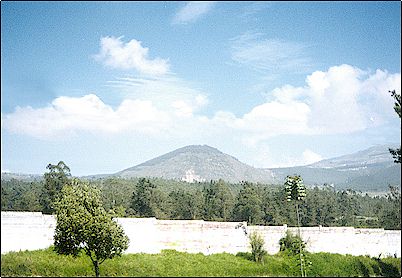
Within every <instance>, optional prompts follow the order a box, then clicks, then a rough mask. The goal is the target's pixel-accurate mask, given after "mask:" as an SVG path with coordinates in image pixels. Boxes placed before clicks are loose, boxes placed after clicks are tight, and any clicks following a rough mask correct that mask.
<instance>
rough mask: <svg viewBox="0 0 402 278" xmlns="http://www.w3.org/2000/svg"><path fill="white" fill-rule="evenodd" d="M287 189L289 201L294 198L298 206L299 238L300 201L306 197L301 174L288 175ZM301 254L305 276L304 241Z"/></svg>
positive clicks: (298, 223)
mask: <svg viewBox="0 0 402 278" xmlns="http://www.w3.org/2000/svg"><path fill="white" fill-rule="evenodd" d="M285 190H286V199H287V201H288V202H290V201H292V200H294V201H295V206H296V215H297V228H298V234H299V238H300V239H301V235H300V215H299V205H298V201H301V200H303V199H304V197H306V188H305V186H304V184H303V179H302V178H301V177H300V176H287V177H286V181H285ZM299 251H300V252H299V256H300V272H301V276H302V277H305V274H306V273H305V272H304V271H303V261H304V259H303V250H302V241H300V244H299Z"/></svg>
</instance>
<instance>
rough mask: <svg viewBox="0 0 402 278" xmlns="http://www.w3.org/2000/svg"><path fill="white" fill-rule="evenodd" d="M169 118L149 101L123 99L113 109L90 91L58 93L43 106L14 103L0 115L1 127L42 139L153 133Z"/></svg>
mask: <svg viewBox="0 0 402 278" xmlns="http://www.w3.org/2000/svg"><path fill="white" fill-rule="evenodd" d="M2 116H3V115H2ZM169 121H170V117H169V115H168V114H167V113H166V112H163V111H159V110H158V109H156V108H155V107H154V106H153V105H152V103H151V102H150V101H142V100H129V99H127V100H124V101H123V102H122V103H121V104H120V105H119V106H118V107H117V108H116V109H113V108H112V107H110V106H109V105H106V104H105V103H104V102H103V101H102V100H100V99H99V98H98V97H97V96H96V95H94V94H89V95H85V96H83V97H79V98H74V97H58V98H56V99H55V100H54V101H53V102H52V103H51V104H50V105H49V106H48V107H45V108H39V109H33V108H32V107H29V106H28V107H24V108H21V107H17V108H16V110H15V112H14V113H11V114H7V115H4V116H3V118H2V124H3V127H4V128H6V129H8V130H10V131H11V132H14V133H20V134H27V135H30V136H33V137H36V138H42V139H51V138H53V137H60V136H66V135H71V134H74V133H76V132H78V131H90V132H103V133H117V132H122V131H135V132H139V133H145V134H153V133H158V132H163V130H164V129H165V128H166V127H168V126H169Z"/></svg>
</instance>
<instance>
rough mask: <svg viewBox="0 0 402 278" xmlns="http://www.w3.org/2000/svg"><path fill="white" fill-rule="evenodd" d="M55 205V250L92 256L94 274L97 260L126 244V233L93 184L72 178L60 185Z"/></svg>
mask: <svg viewBox="0 0 402 278" xmlns="http://www.w3.org/2000/svg"><path fill="white" fill-rule="evenodd" d="M55 208H56V219H57V223H56V229H55V234H54V249H55V251H56V253H57V254H59V255H73V256H74V257H76V256H78V255H79V254H80V253H81V252H82V251H83V252H84V253H85V254H86V255H87V256H88V257H89V258H90V259H91V261H92V264H93V267H94V271H95V275H96V277H99V265H100V264H102V263H103V262H104V261H105V260H106V259H112V258H113V257H114V256H120V255H121V254H122V252H123V251H124V250H126V249H127V248H128V243H129V239H128V237H127V236H126V235H125V234H124V231H123V228H122V227H121V226H120V225H119V224H118V223H117V222H115V221H113V219H112V217H111V216H110V215H109V214H108V213H106V211H105V209H104V208H103V206H102V202H101V197H100V191H99V190H98V189H97V188H96V187H92V186H90V185H89V184H88V183H86V182H82V181H80V180H78V179H74V180H73V181H72V182H71V184H69V185H65V186H64V187H63V189H62V191H61V197H60V199H59V200H58V201H57V202H56V203H55Z"/></svg>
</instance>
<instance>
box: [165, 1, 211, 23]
mask: <svg viewBox="0 0 402 278" xmlns="http://www.w3.org/2000/svg"><path fill="white" fill-rule="evenodd" d="M214 4H215V2H214V1H190V2H188V3H187V4H186V5H185V6H183V7H182V8H181V9H180V10H179V11H178V12H177V13H176V15H175V16H174V18H173V22H172V23H173V24H186V23H191V22H195V21H196V20H197V19H199V18H200V17H201V16H202V15H204V14H206V13H207V12H209V11H210V10H211V8H212V7H213V5H214Z"/></svg>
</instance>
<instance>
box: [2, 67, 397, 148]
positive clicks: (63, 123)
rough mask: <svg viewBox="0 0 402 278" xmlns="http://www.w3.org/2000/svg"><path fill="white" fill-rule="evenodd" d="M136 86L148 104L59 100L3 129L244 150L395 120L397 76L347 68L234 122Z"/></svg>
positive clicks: (192, 101)
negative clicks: (135, 135)
mask: <svg viewBox="0 0 402 278" xmlns="http://www.w3.org/2000/svg"><path fill="white" fill-rule="evenodd" d="M126 81H127V80H126ZM135 81H137V83H136V84H137V86H138V90H139V91H145V93H147V92H149V93H150V95H149V96H148V97H149V98H148V99H147V95H146V94H144V95H142V96H141V97H138V98H137V99H125V100H123V101H122V102H121V104H120V105H119V106H118V107H117V108H115V109H113V108H112V107H111V106H109V105H107V104H105V103H104V102H103V101H102V100H101V99H100V98H99V97H97V96H96V95H95V94H89V95H85V96H83V97H78V98H76V97H66V96H62V97H58V98H56V99H55V100H54V101H52V103H50V104H49V105H48V106H47V107H43V108H37V109H34V108H32V107H29V106H28V107H17V108H16V110H15V111H14V112H13V113H9V114H5V115H2V127H3V128H5V129H7V130H9V131H11V132H15V133H19V134H26V135H29V136H34V137H40V138H48V137H52V136H53V135H55V134H59V133H71V131H78V130H89V131H94V132H95V131H100V132H113V133H116V132H124V131H126V130H133V131H136V132H137V131H138V132H143V131H155V132H157V131H161V130H166V129H174V130H175V132H176V133H180V132H182V133H185V132H187V131H186V130H182V129H180V126H181V125H185V123H186V124H188V125H191V126H195V127H202V128H203V130H211V131H213V130H226V131H230V132H238V133H239V134H244V137H245V138H248V139H247V140H248V142H249V143H250V144H253V143H257V142H258V141H261V140H264V139H267V138H270V137H273V136H278V135H283V134H339V133H341V134H345V133H351V132H355V131H359V130H363V129H365V128H368V127H373V126H378V125H381V124H383V123H385V122H386V121H388V120H389V119H391V118H393V117H394V116H395V115H394V112H393V109H392V106H393V100H392V98H391V97H390V95H389V93H388V90H391V89H396V90H397V92H400V83H401V75H400V73H396V74H390V73H388V72H387V71H382V70H377V71H376V72H374V73H369V72H366V71H363V70H361V69H358V68H356V67H352V66H350V65H340V66H335V67H331V68H329V69H328V71H326V72H323V71H316V72H313V73H312V74H310V75H308V76H307V77H306V85H305V86H304V87H293V86H291V85H284V86H282V87H279V88H276V89H274V90H273V91H272V92H271V94H270V95H269V98H268V99H267V100H266V102H264V103H261V104H259V105H257V106H255V107H254V108H252V109H251V110H250V111H249V112H248V113H245V114H244V115H242V116H240V117H236V116H235V115H234V114H233V113H232V112H230V111H225V110H220V111H217V112H216V113H215V114H214V115H213V116H212V117H206V116H203V115H202V114H198V113H196V111H197V109H198V108H199V107H202V106H204V105H206V104H207V102H208V100H207V98H206V97H205V95H202V94H197V91H194V93H189V94H173V95H169V92H168V91H166V92H165V93H166V98H165V100H164V101H163V103H164V104H165V105H163V106H160V105H158V103H157V100H156V98H152V95H153V96H155V97H157V96H160V97H161V98H162V99H163V98H164V96H163V94H162V91H163V90H164V87H163V86H162V87H161V88H158V87H153V86H156V85H158V84H161V83H158V82H156V81H154V82H156V83H153V82H152V81H148V82H144V81H142V82H143V83H141V82H139V81H138V80H131V82H134V83H135ZM166 82H168V81H166ZM162 84H163V83H162ZM155 88H156V89H155ZM167 88H169V87H167ZM146 90H148V91H146ZM150 90H154V92H155V94H152V92H150ZM189 90H190V89H189ZM185 96H186V97H185ZM184 118H185V120H184Z"/></svg>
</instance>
